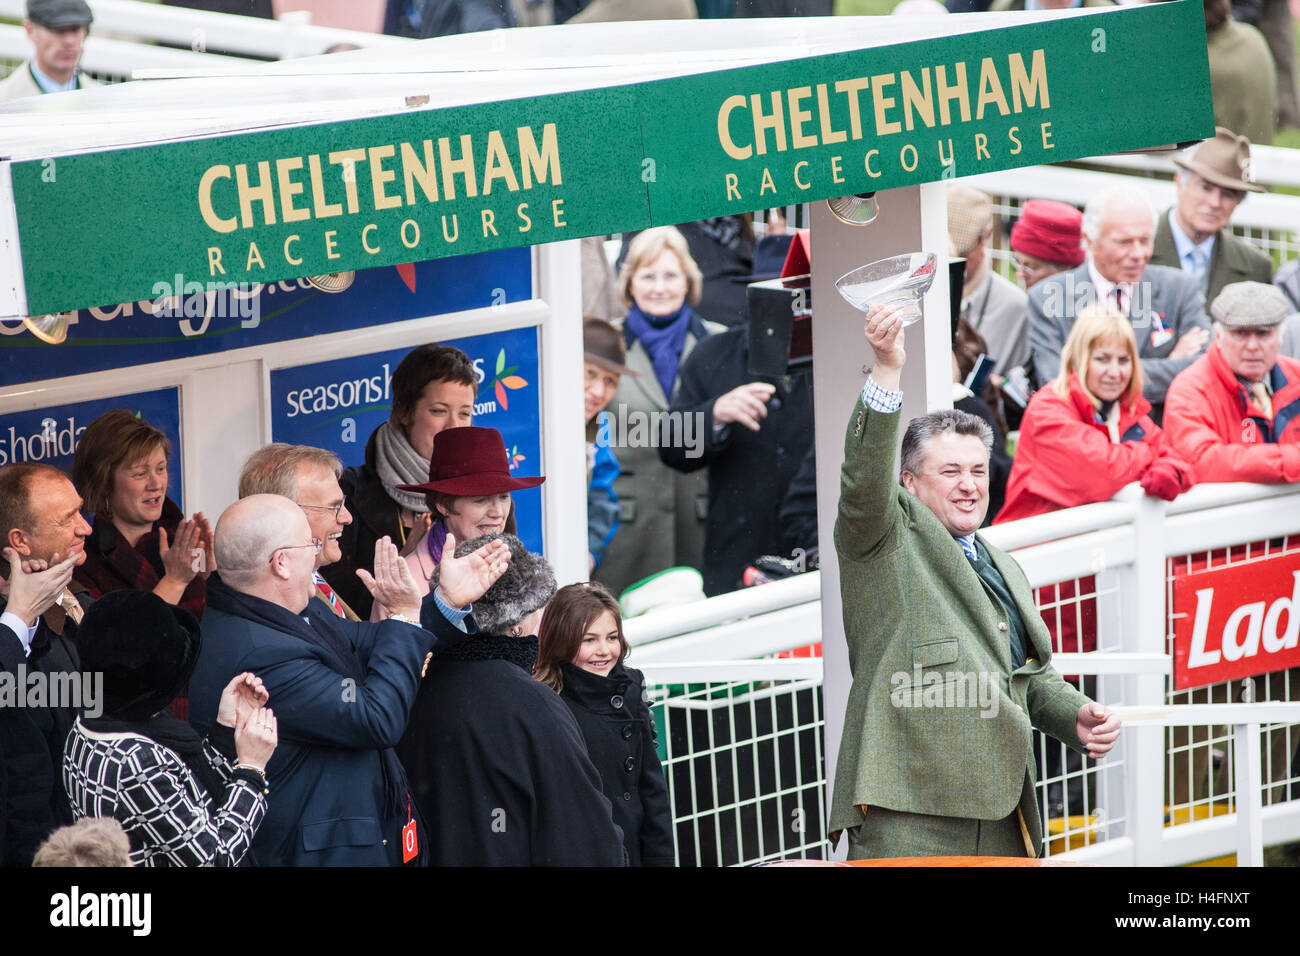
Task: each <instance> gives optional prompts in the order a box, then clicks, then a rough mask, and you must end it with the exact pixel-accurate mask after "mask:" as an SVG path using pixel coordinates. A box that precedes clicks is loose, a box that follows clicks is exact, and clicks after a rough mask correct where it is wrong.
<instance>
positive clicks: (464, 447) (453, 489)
mask: <svg viewBox="0 0 1300 956" xmlns="http://www.w3.org/2000/svg"><path fill="white" fill-rule="evenodd" d="M545 480H546V479H545V478H543V477H542V476H540V475H521V476H520V477H518V478H516V477H513V476H512V475H511V474H510V459H509V457H508V456H507V455H506V443H505V441H504V440H503V439H502V438H501V433H500V432H499V431H497V430H496V429H495V428H475V427H473V426H466V427H464V428H444V429H443V430H442V431H440V432H438V434H437V435H435V436H434V439H433V457H432V458H430V459H429V480H428V481H426V482H425V483H424V484H422V485H398V486H397V487H398V488H400V489H401V490H402V491H440V492H442V493H443V494H445V495H456V496H457V497H469V496H478V495H498V494H501V493H502V492H503V491H519V490H521V489H523V488H536V487H537V486H538V485H540V484H541V483H542V482H543V481H545Z"/></svg>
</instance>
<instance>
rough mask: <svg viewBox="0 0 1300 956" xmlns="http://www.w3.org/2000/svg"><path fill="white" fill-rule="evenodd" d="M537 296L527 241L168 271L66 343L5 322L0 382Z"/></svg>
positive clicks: (100, 312)
mask: <svg viewBox="0 0 1300 956" xmlns="http://www.w3.org/2000/svg"><path fill="white" fill-rule="evenodd" d="M531 297H532V265H531V258H530V252H529V250H528V249H526V248H525V249H506V250H501V251H497V252H484V253H480V254H478V255H472V256H459V257H456V258H453V259H434V260H430V261H428V262H415V263H405V264H402V265H396V266H386V267H383V268H376V269H362V270H358V271H356V272H344V273H333V274H330V275H324V276H313V277H311V278H310V279H306V278H304V279H298V280H296V281H286V282H276V283H270V284H262V283H252V284H249V285H244V286H233V285H232V286H223V285H221V284H211V283H208V284H204V283H200V282H199V281H198V280H197V279H196V278H195V279H192V278H190V277H188V276H184V275H175V276H165V277H160V279H159V281H158V282H157V283H156V284H155V286H154V295H153V297H152V298H149V299H142V300H140V301H138V302H126V303H122V304H119V305H112V306H106V307H101V308H92V309H80V310H78V311H77V312H76V313H75V315H74V316H73V320H72V323H71V325H70V326H69V329H68V337H67V340H66V341H64V342H63V343H62V344H59V345H49V344H47V343H45V342H42V341H40V340H39V339H37V338H36V337H35V336H34V335H32V333H31V332H29V331H28V330H27V329H26V327H25V326H24V325H23V324H22V323H21V322H17V321H12V320H10V321H5V322H0V387H3V386H6V385H17V384H20V383H23V382H38V381H42V380H44V379H50V378H59V377H62V376H65V375H69V374H77V373H82V372H99V371H104V370H105V369H117V368H127V367H130V366H133V365H145V364H147V363H150V362H162V361H166V360H168V359H177V358H189V357H191V356H194V355H206V354H210V353H213V352H224V351H228V350H230V349H238V348H247V347H249V346H255V345H266V344H269V343H272V342H283V341H287V340H289V339H299V338H305V337H307V336H311V335H322V334H325V333H328V332H342V331H346V330H348V329H358V328H368V327H370V326H375V325H383V324H385V323H388V322H399V321H402V320H405V319H414V318H419V317H421V316H425V315H439V314H443V313H447V312H458V311H461V310H463V309H475V308H483V307H486V306H491V305H503V304H505V303H507V302H518V301H522V300H525V299H528V298H531Z"/></svg>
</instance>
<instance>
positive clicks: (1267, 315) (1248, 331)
mask: <svg viewBox="0 0 1300 956" xmlns="http://www.w3.org/2000/svg"><path fill="white" fill-rule="evenodd" d="M1289 311H1290V308H1289V306H1288V304H1287V301H1286V298H1285V297H1284V296H1283V295H1282V293H1281V292H1280V291H1278V289H1277V287H1276V286H1273V285H1268V284H1266V283H1263V282H1234V283H1233V284H1232V285H1229V286H1227V287H1225V288H1224V290H1223V291H1222V292H1220V293H1219V296H1218V298H1216V299H1215V300H1214V301H1213V302H1212V303H1211V304H1210V312H1211V314H1212V315H1213V316H1214V344H1213V345H1211V346H1210V347H1209V349H1208V350H1207V351H1206V353H1205V354H1204V355H1203V356H1201V358H1199V359H1197V360H1196V362H1195V364H1193V365H1192V366H1191V368H1189V369H1187V371H1185V372H1183V373H1182V374H1181V375H1179V376H1178V377H1177V378H1176V379H1174V384H1173V385H1171V386H1170V387H1169V402H1168V404H1167V405H1166V406H1165V436H1166V438H1168V440H1169V443H1170V444H1171V445H1172V446H1173V448H1174V450H1175V451H1177V452H1178V453H1179V454H1180V455H1182V456H1183V457H1184V458H1186V459H1187V460H1188V461H1194V462H1196V475H1197V477H1198V478H1199V479H1200V480H1201V481H1255V482H1264V483H1278V482H1283V481H1300V361H1297V360H1295V359H1292V358H1288V357H1286V356H1284V355H1279V354H1278V352H1279V350H1280V349H1281V347H1282V320H1283V319H1285V318H1286V316H1287V313H1288V312H1289Z"/></svg>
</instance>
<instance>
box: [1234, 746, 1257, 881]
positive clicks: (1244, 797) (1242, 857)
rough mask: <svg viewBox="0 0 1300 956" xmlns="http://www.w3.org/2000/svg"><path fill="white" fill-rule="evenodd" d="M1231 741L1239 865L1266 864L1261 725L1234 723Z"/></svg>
mask: <svg viewBox="0 0 1300 956" xmlns="http://www.w3.org/2000/svg"><path fill="white" fill-rule="evenodd" d="M1232 744H1233V749H1234V750H1235V752H1236V767H1235V770H1236V774H1235V778H1236V779H1235V783H1236V787H1237V866H1263V865H1264V829H1263V821H1262V820H1261V818H1260V812H1261V810H1262V805H1261V802H1260V781H1261V780H1262V779H1263V777H1262V776H1261V773H1262V768H1261V765H1260V757H1259V724H1257V723H1251V724H1234V725H1233V727H1232Z"/></svg>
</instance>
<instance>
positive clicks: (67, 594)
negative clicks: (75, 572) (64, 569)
mask: <svg viewBox="0 0 1300 956" xmlns="http://www.w3.org/2000/svg"><path fill="white" fill-rule="evenodd" d="M59 607H61V608H63V611H64V613H65V614H67V615H68V617H70V618H72V623H73V624H80V623H81V619H82V617H84V616H85V613H86V612H85V611H84V610H83V609H82V607H81V603H80V602H79V601H78V600H77V599H76V597H75V596H74V595H73V593H72V592H71V591H69V590H68V589H67V588H64V589H63V593H62V594H61V595H59Z"/></svg>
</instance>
